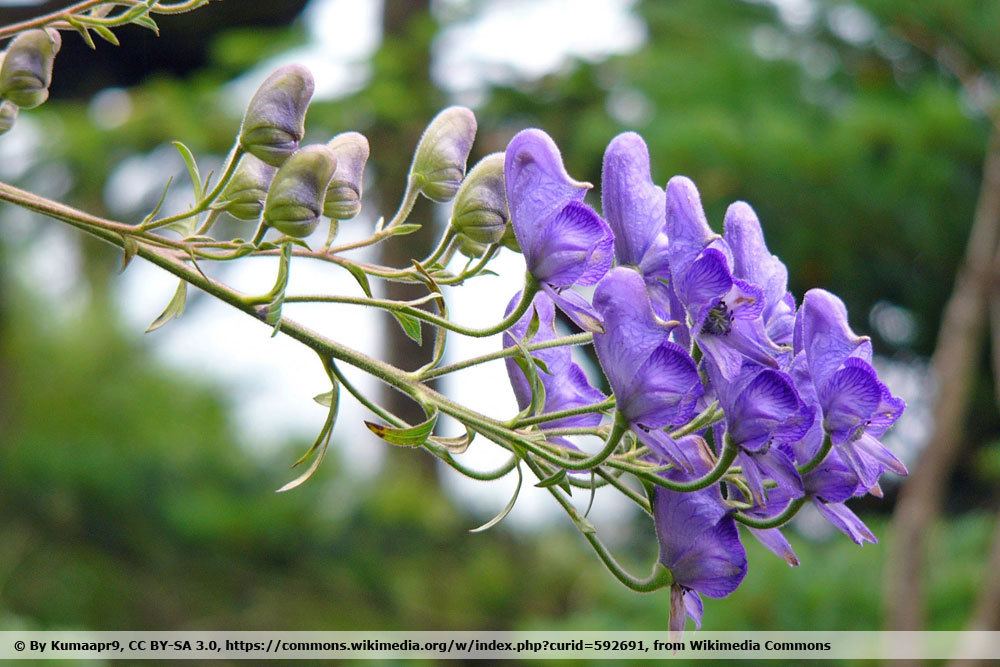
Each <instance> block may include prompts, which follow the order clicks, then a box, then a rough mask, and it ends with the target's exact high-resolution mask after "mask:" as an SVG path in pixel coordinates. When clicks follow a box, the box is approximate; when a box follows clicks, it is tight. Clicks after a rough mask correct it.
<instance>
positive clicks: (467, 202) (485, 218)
mask: <svg viewBox="0 0 1000 667" xmlns="http://www.w3.org/2000/svg"><path fill="white" fill-rule="evenodd" d="M503 168H504V154H503V153H493V154H492V155H487V156H486V157H484V158H483V159H482V160H480V161H479V163H478V164H476V166H475V167H473V168H472V169H471V170H470V171H469V175H468V176H467V177H466V178H465V180H464V181H462V186H461V187H460V188H459V189H458V194H456V195H455V206H454V208H453V209H452V212H451V226H452V228H454V229H455V231H457V232H458V233H460V234H462V235H463V236H466V237H467V238H469V239H471V240H473V241H475V242H476V243H484V244H490V243H499V242H500V239H502V238H503V235H504V231H506V229H507V227H508V226H509V223H510V211H509V210H508V209H507V191H506V189H505V188H504V182H503Z"/></svg>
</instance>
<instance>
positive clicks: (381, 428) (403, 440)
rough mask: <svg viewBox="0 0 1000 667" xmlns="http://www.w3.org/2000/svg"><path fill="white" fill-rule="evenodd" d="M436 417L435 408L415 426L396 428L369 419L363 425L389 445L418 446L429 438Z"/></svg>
mask: <svg viewBox="0 0 1000 667" xmlns="http://www.w3.org/2000/svg"><path fill="white" fill-rule="evenodd" d="M437 418H438V413H437V410H435V411H434V412H432V413H431V415H430V416H429V417H428V418H427V420H426V421H422V422H420V423H419V424H417V425H416V426H409V427H407V428H396V427H394V426H386V425H385V424H375V423H373V422H369V421H366V422H365V426H367V427H368V430H369V431H371V432H372V433H374V434H375V435H377V436H378V437H380V438H382V439H383V440H385V441H386V442H388V443H389V444H390V445H396V446H397V447H420V446H421V445H423V444H424V443H425V442H427V438H429V437H430V435H431V433H432V432H433V431H434V424H436V423H437Z"/></svg>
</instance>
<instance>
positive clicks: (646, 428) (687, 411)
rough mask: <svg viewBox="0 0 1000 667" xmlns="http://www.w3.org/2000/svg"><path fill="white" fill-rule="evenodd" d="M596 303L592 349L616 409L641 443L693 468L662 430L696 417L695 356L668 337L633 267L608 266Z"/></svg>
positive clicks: (698, 394) (699, 390)
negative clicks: (598, 326) (600, 328)
mask: <svg viewBox="0 0 1000 667" xmlns="http://www.w3.org/2000/svg"><path fill="white" fill-rule="evenodd" d="M594 307H595V308H596V309H597V312H598V313H600V316H601V317H602V318H603V320H604V322H605V333H598V334H594V350H595V351H596V352H597V358H598V360H599V361H600V363H601V368H603V369H604V375H605V376H606V377H607V378H608V382H609V383H610V385H611V388H612V389H613V390H614V393H615V397H616V400H617V408H618V411H619V412H620V413H621V414H622V416H623V417H625V419H626V420H627V422H628V424H629V426H630V427H631V429H632V430H633V432H635V434H636V437H638V438H639V440H640V441H641V442H642V443H643V444H645V445H646V446H648V447H649V448H650V449H652V450H653V451H654V452H656V453H657V454H659V455H660V456H662V457H664V458H666V459H667V460H668V461H670V462H672V463H674V464H676V465H679V466H682V467H684V468H687V469H691V468H692V464H691V462H690V461H688V460H687V456H686V454H685V452H684V451H683V450H682V449H681V448H680V447H678V445H677V443H676V442H675V441H674V440H673V439H672V438H671V437H670V436H669V435H667V433H665V432H664V431H663V429H664V428H666V427H671V426H679V425H681V424H684V423H686V422H687V421H688V420H689V419H691V417H693V416H694V413H695V406H696V404H697V402H698V399H699V398H700V397H701V395H702V394H703V393H704V390H703V388H702V385H701V379H700V378H699V377H698V370H697V368H696V367H695V364H694V360H693V359H692V358H691V356H690V355H689V354H688V353H687V351H686V350H684V348H682V347H681V346H679V345H677V344H676V343H672V342H670V341H669V340H668V337H669V333H670V330H669V327H668V326H667V324H666V323H665V322H663V321H662V320H660V319H659V318H657V316H656V315H655V314H654V313H653V308H652V305H651V304H650V301H649V296H648V295H647V294H646V285H645V283H644V282H643V279H642V276H641V275H639V273H637V272H636V271H635V270H633V269H629V268H625V267H618V268H615V269H612V270H611V271H610V272H609V273H608V275H607V276H605V278H604V279H603V280H602V281H601V282H600V284H599V285H598V286H597V290H596V291H595V292H594Z"/></svg>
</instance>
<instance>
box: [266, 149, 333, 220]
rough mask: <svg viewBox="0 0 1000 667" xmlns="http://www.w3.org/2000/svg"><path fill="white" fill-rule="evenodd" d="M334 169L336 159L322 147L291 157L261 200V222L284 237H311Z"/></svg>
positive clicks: (297, 153) (301, 151)
mask: <svg viewBox="0 0 1000 667" xmlns="http://www.w3.org/2000/svg"><path fill="white" fill-rule="evenodd" d="M336 168H337V158H335V157H334V155H333V151H331V150H330V148H329V147H328V146H326V145H325V144H317V145H314V146H306V147H305V148H300V149H299V150H297V151H295V152H294V153H292V155H291V156H290V157H289V158H288V159H287V160H285V163H284V164H283V165H281V167H280V168H279V169H278V172H277V173H276V174H275V175H274V179H273V180H272V181H271V187H270V188H269V189H268V191H267V199H265V200H264V222H265V223H267V224H268V225H269V226H271V227H274V228H275V229H277V230H278V231H279V232H281V233H282V234H287V235H288V236H293V237H296V238H300V239H302V238H305V237H307V236H309V235H310V234H312V233H313V231H314V230H315V229H316V226H317V225H318V224H319V217H320V215H321V214H322V213H323V197H324V196H325V195H326V189H327V188H328V187H329V185H330V180H331V179H333V173H334V171H335V170H336Z"/></svg>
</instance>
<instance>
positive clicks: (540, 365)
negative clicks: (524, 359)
mask: <svg viewBox="0 0 1000 667" xmlns="http://www.w3.org/2000/svg"><path fill="white" fill-rule="evenodd" d="M531 360H532V361H533V362H535V365H536V366H538V370H540V371H542V372H543V373H545V374H546V375H552V373H551V372H550V371H549V365H548V364H546V363H545V361H543V360H542V359H541V358H540V357H536V356H532V357H531Z"/></svg>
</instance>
